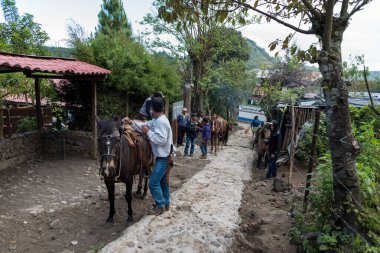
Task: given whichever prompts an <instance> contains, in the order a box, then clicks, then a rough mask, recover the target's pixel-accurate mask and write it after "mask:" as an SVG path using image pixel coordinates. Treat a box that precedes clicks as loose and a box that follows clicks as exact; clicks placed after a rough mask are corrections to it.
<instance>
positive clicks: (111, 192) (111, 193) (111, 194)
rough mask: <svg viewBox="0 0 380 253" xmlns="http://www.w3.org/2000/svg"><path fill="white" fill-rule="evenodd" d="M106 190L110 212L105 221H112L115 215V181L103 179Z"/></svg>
mask: <svg viewBox="0 0 380 253" xmlns="http://www.w3.org/2000/svg"><path fill="white" fill-rule="evenodd" d="M104 183H105V184H106V187H107V191H108V202H109V203H110V212H109V215H108V218H107V220H106V222H113V216H114V215H115V213H116V212H115V182H113V181H111V180H104Z"/></svg>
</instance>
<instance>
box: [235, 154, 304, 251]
mask: <svg viewBox="0 0 380 253" xmlns="http://www.w3.org/2000/svg"><path fill="white" fill-rule="evenodd" d="M295 166H296V169H295V170H294V171H293V174H292V178H291V183H292V185H293V187H292V189H291V191H286V192H275V191H273V189H272V188H273V179H265V175H266V171H265V170H264V169H257V168H256V161H255V162H254V164H253V166H252V180H251V181H248V182H245V189H244V194H243V200H242V205H241V207H240V210H239V213H240V217H241V219H242V221H241V224H240V227H239V229H238V230H237V231H236V233H235V235H236V240H235V242H234V244H233V246H232V248H231V249H230V252H234V253H246V252H253V253H281V252H284V253H295V252H296V248H295V247H294V246H293V245H290V243H289V236H288V233H289V229H290V227H291V225H292V218H291V209H292V205H293V204H294V203H295V202H300V201H302V199H303V194H304V186H305V179H306V174H307V170H306V166H305V165H304V164H298V163H296V165H295ZM288 175H289V167H288V165H283V166H281V167H280V168H279V170H278V173H277V177H278V178H281V179H282V180H284V181H285V182H287V180H288Z"/></svg>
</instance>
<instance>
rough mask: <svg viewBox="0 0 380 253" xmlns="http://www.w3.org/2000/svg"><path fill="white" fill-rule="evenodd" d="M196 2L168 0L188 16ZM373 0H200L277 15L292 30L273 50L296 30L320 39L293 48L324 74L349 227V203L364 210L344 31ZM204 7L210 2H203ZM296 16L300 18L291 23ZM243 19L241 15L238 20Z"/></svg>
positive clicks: (337, 182)
mask: <svg viewBox="0 0 380 253" xmlns="http://www.w3.org/2000/svg"><path fill="white" fill-rule="evenodd" d="M193 2H194V1H191V0H185V1H179V0H167V1H166V5H167V6H168V7H167V8H168V9H171V10H174V11H171V15H172V16H177V17H181V16H186V15H189V14H188V13H192V15H195V13H197V12H198V10H197V9H196V8H193V4H192V3H193ZM370 2H371V0H342V1H335V0H301V1H268V0H254V1H247V0H210V1H202V3H203V4H204V5H208V6H207V8H220V6H223V7H224V10H223V11H222V10H221V11H219V12H218V15H219V17H220V19H221V20H223V19H225V18H227V17H228V14H229V13H235V12H239V13H242V14H247V15H248V14H250V13H255V14H260V15H262V16H263V17H265V18H266V19H267V21H271V20H274V21H276V22H277V23H279V24H281V25H283V26H286V27H288V28H290V29H292V30H293V31H294V33H292V34H289V35H288V36H287V37H286V38H285V39H284V40H282V41H280V40H276V41H275V42H273V43H271V44H270V49H271V50H274V49H275V48H276V46H277V45H278V44H282V48H287V47H288V45H289V41H290V40H291V38H292V37H293V36H294V34H295V33H297V32H298V33H302V34H309V35H314V36H316V37H317V38H318V40H319V47H317V46H318V45H317V46H316V45H311V46H310V48H309V49H308V50H306V51H303V50H299V49H297V48H296V47H292V48H291V51H292V52H293V53H294V54H296V55H298V57H299V59H301V60H308V61H311V62H317V63H318V64H319V69H320V71H321V73H322V75H323V82H322V88H323V92H324V95H325V100H326V105H327V110H326V112H327V113H326V116H327V132H328V137H329V142H330V149H331V158H332V164H333V175H334V178H333V184H334V187H333V188H334V198H335V205H336V207H337V208H338V210H339V211H340V213H339V214H338V218H339V219H338V220H340V221H342V222H343V223H344V224H348V225H349V226H350V227H353V228H355V227H357V216H356V215H355V212H350V210H351V209H352V208H351V206H350V205H351V204H353V205H355V206H356V208H357V209H359V210H360V206H361V195H360V189H359V180H358V176H357V170H356V165H355V160H356V156H357V154H358V152H359V149H360V148H359V145H358V142H357V141H356V140H355V139H354V137H353V136H352V129H351V119H350V112H349V106H348V92H347V85H348V82H347V81H346V80H344V78H343V73H342V72H343V71H342V50H341V45H342V41H343V34H344V32H345V31H346V29H347V27H348V25H349V20H350V19H351V18H352V17H353V16H354V15H355V14H356V13H357V12H358V11H360V10H361V9H362V8H363V7H364V6H365V5H367V4H368V3H370ZM205 8H206V7H205ZM295 19H298V22H297V23H296V24H298V25H294V24H295V23H294V22H293V21H294V20H295ZM237 21H239V20H237Z"/></svg>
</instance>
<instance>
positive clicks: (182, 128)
mask: <svg viewBox="0 0 380 253" xmlns="http://www.w3.org/2000/svg"><path fill="white" fill-rule="evenodd" d="M189 121H190V116H189V114H187V109H186V108H183V109H182V113H181V114H179V115H178V116H177V123H178V137H177V147H179V146H183V137H185V133H186V126H187V123H188V122H189Z"/></svg>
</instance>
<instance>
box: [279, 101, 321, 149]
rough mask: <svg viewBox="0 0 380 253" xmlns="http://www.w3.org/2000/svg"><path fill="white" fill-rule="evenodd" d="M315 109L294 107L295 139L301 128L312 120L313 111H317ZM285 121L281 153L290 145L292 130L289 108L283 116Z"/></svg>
mask: <svg viewBox="0 0 380 253" xmlns="http://www.w3.org/2000/svg"><path fill="white" fill-rule="evenodd" d="M317 109H318V108H317V107H299V106H294V119H295V122H294V138H296V136H297V134H298V133H299V131H300V130H301V128H302V126H303V125H304V124H305V123H306V122H308V121H312V120H314V115H315V110H317ZM284 120H285V128H286V130H285V135H284V140H283V142H282V147H281V153H285V152H287V148H288V146H289V144H290V143H291V132H292V131H291V130H292V124H291V113H290V107H289V108H288V110H286V113H285V115H284Z"/></svg>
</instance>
